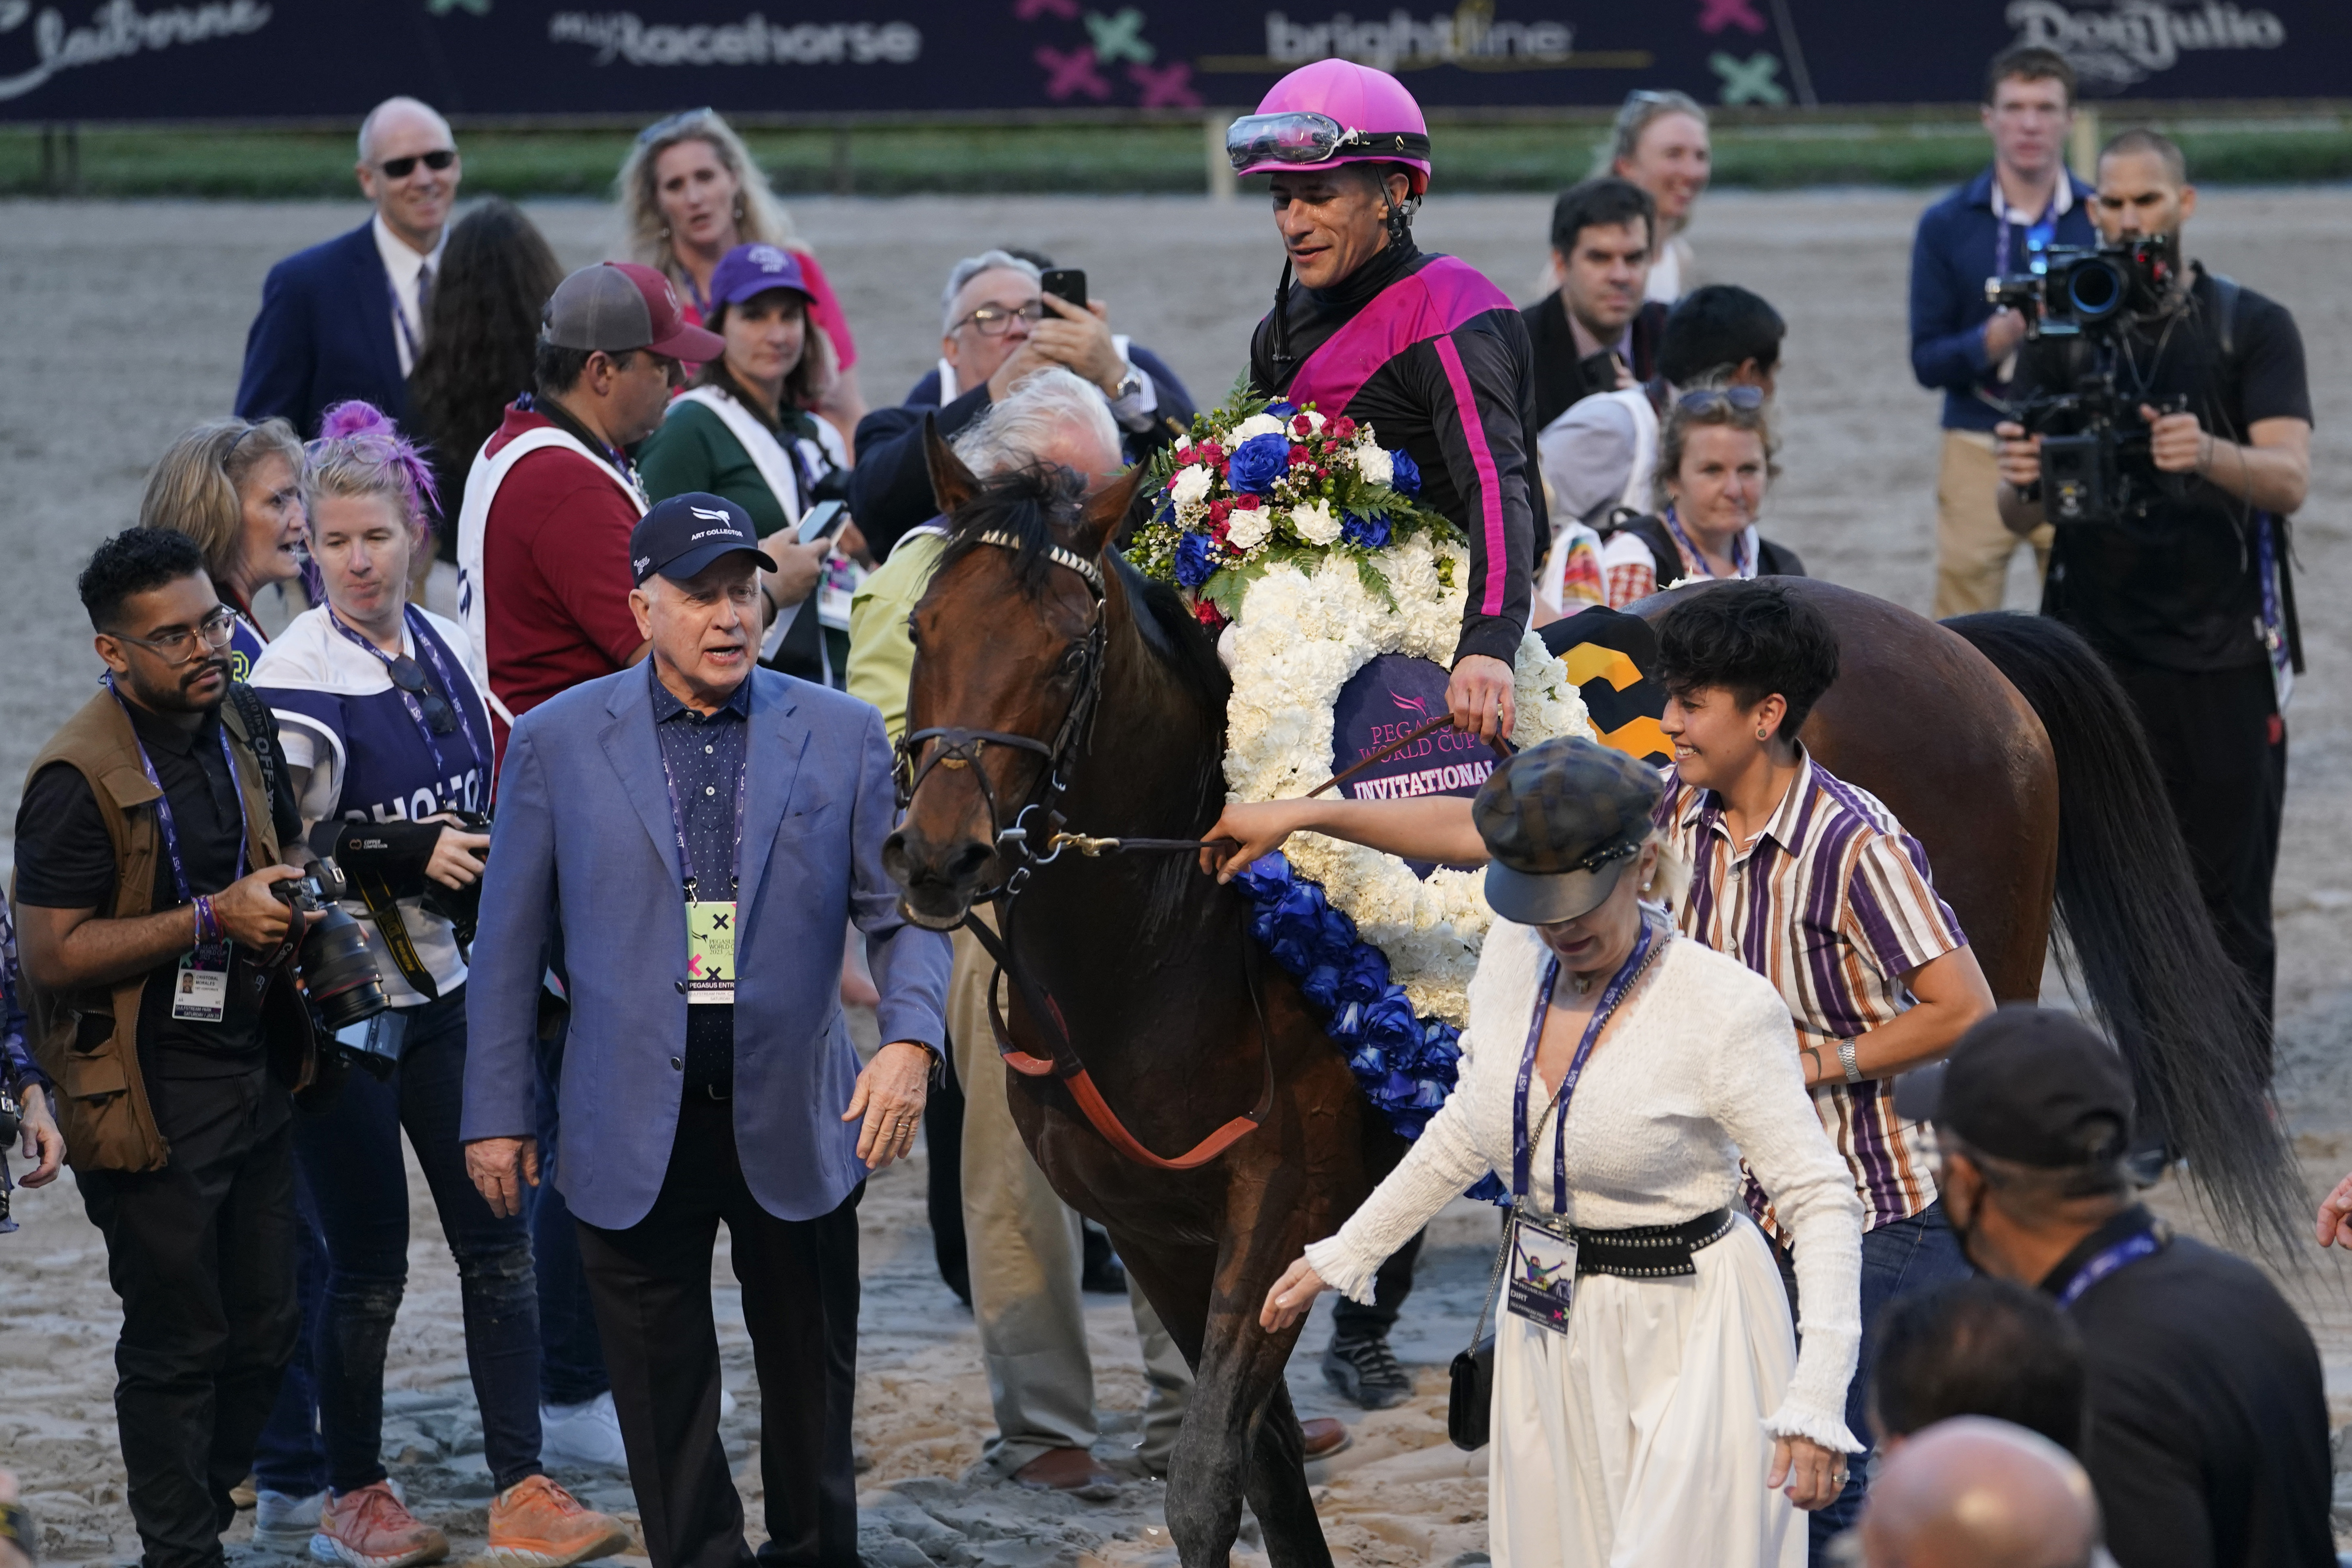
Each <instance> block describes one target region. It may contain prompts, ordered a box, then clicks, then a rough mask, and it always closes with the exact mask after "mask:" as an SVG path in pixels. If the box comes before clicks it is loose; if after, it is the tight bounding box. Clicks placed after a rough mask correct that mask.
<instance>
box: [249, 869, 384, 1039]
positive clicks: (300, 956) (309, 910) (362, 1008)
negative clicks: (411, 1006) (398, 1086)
mask: <svg viewBox="0 0 2352 1568" xmlns="http://www.w3.org/2000/svg"><path fill="white" fill-rule="evenodd" d="M269 890H270V891H271V892H273V893H275V894H277V895H278V899H279V900H280V901H282V902H283V903H284V904H285V905H286V906H287V907H288V908H289V909H291V910H293V911H294V912H295V913H296V914H298V915H299V914H316V915H318V916H319V917H320V918H319V919H318V920H317V921H314V922H312V924H311V926H310V930H309V931H304V932H303V933H302V936H301V941H300V944H299V947H297V949H296V950H295V961H294V967H295V972H296V973H299V974H300V975H301V977H302V991H303V994H305V995H306V996H308V997H309V998H310V1011H311V1012H312V1013H313V1014H315V1015H316V1016H317V1017H318V1020H319V1022H320V1026H322V1027H323V1028H324V1030H325V1031H326V1032H327V1033H328V1034H330V1035H331V1034H333V1033H334V1032H335V1031H336V1030H338V1029H347V1028H349V1027H351V1026H352V1025H353V1024H360V1023H364V1022H366V1021H367V1020H368V1019H370V1018H373V1017H374V1016H376V1015H377V1014H379V1013H381V1012H383V1011H384V1010H385V1009H387V1008H389V1007H390V1006H391V1005H392V1003H391V1002H390V1001H389V1000H388V999H387V998H386V997H385V996H384V994H383V975H382V974H380V973H377V971H376V967H375V959H374V958H373V956H372V955H371V954H370V953H369V952H368V945H367V936H366V934H365V933H364V932H362V931H361V930H360V922H359V921H355V920H353V919H352V917H351V914H350V912H349V911H348V910H345V909H344V908H343V907H342V905H341V903H340V902H339V901H338V900H341V899H345V898H348V897H350V895H351V890H350V889H349V888H348V887H346V886H345V885H344V881H343V875H342V873H341V871H340V870H338V869H337V868H336V867H335V863H334V862H333V861H332V860H313V861H311V862H310V874H309V875H307V876H302V877H292V878H289V879H287V880H285V881H282V882H277V883H273V884H271V886H270V889H269ZM364 1065H366V1066H368V1067H369V1068H375V1067H376V1064H375V1063H373V1062H366V1063H364ZM383 1070H389V1064H386V1068H385V1069H383Z"/></svg>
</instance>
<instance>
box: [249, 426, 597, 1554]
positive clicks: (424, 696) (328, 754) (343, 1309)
mask: <svg viewBox="0 0 2352 1568" xmlns="http://www.w3.org/2000/svg"><path fill="white" fill-rule="evenodd" d="M324 429H325V432H326V434H325V436H324V437H322V438H321V439H320V440H318V441H314V442H312V443H311V444H310V448H309V450H308V452H307V454H306V458H305V463H304V468H303V476H302V488H303V500H304V503H305V507H306V510H308V511H309V513H310V558H311V559H312V560H313V561H314V562H316V563H318V566H319V571H320V576H321V578H322V579H323V580H324V583H325V585H326V590H327V602H326V603H325V604H324V605H320V606H319V607H318V608H316V609H313V610H310V611H308V612H306V613H305V614H303V615H301V616H297V617H296V618H295V619H294V621H293V622H292V623H291V624H290V625H289V626H287V628H286V629H285V631H284V632H282V633H280V634H279V635H278V638H277V640H275V641H274V642H272V643H271V644H270V645H269V647H268V650H267V651H266V652H265V653H264V654H263V655H262V657H261V660H260V662H259V663H258V664H257V665H256V666H255V667H254V672H253V679H254V685H255V687H256V689H257V690H259V691H260V693H261V694H262V695H263V696H264V697H265V698H266V699H267V700H268V702H269V704H270V706H271V708H272V709H274V710H276V712H277V716H278V723H279V726H280V728H281V731H282V733H283V735H284V742H283V746H284V751H285V755H286V761H287V763H288V767H289V775H290V777H291V779H292V782H293V785H294V789H295V792H296V795H297V798H298V800H299V804H300V809H301V815H302V817H303V821H304V823H305V825H306V826H309V827H310V829H311V831H310V846H311V847H312V848H313V849H315V850H317V851H319V852H320V854H322V855H324V856H326V857H327V858H329V860H330V862H331V865H332V866H333V868H334V870H335V872H336V873H338V874H339V875H338V877H336V878H330V877H328V876H326V875H323V874H322V875H321V877H320V880H321V882H328V881H331V880H336V879H339V880H341V882H342V883H343V884H344V887H343V889H341V890H342V891H343V892H344V895H345V896H344V898H343V907H344V909H345V910H347V911H348V912H349V913H351V914H352V915H354V916H358V917H360V918H361V919H362V922H363V924H362V929H363V930H364V931H366V941H367V951H368V953H369V955H370V956H371V957H372V958H373V962H374V967H375V969H376V972H377V973H378V974H379V975H380V977H381V980H382V984H383V994H384V995H385V997H386V999H387V1000H389V1002H390V1003H391V1006H390V1007H389V1008H388V1009H378V1010H376V1011H374V1012H373V1014H372V1015H370V1016H360V1015H361V1012H362V1010H361V1009H360V1008H359V1007H356V1006H354V1007H349V1008H343V1009H341V1010H338V1009H336V1008H334V1007H333V1006H331V1005H323V1006H322V1012H323V1013H324V1014H325V1016H326V1019H327V1022H328V1023H329V1024H331V1025H332V1024H337V1023H341V1024H342V1025H343V1026H342V1027H341V1029H339V1031H338V1032H337V1034H336V1036H335V1039H336V1041H337V1044H338V1047H339V1048H340V1049H341V1052H342V1053H343V1054H345V1055H346V1056H348V1057H350V1058H352V1060H353V1061H355V1062H356V1063H357V1065H358V1066H360V1067H361V1068H362V1069H363V1070H362V1071H360V1072H356V1073H353V1074H352V1075H351V1077H350V1079H349V1080H348V1081H347V1082H346V1083H345V1084H344V1086H343V1092H342V1094H341V1098H340V1099H339V1100H337V1102H336V1104H335V1106H334V1109H333V1110H331V1111H329V1112H328V1113H327V1114H326V1115H324V1116H321V1117H317V1118H306V1119H305V1120H304V1121H303V1122H302V1124H301V1126H300V1127H299V1131H297V1133H296V1145H297V1150H298V1156H299V1160H300V1163H301V1167H302V1176H303V1180H304V1182H305V1184H307V1185H308V1187H309V1189H310V1197H311V1201H312V1204H313V1205H314V1207H315V1208H316V1210H317V1213H318V1217H319V1225H320V1231H321V1233H322V1234H323V1235H324V1237H325V1238H326V1244H327V1256H328V1261H329V1271H328V1277H327V1289H326V1298H325V1301H324V1304H323V1306H322V1308H321V1310H320V1325H319V1330H318V1342H317V1351H316V1376H317V1382H318V1394H319V1432H320V1437H321V1439H322V1440H323V1443H324V1445H325V1448H326V1459H327V1484H328V1487H329V1488H330V1490H329V1494H328V1497H327V1500H326V1502H325V1505H324V1507H323V1508H322V1510H320V1517H319V1521H318V1528H317V1533H316V1534H314V1535H313V1536H312V1537H311V1539H310V1552H311V1555H312V1556H314V1557H318V1558H320V1559H321V1560H325V1561H336V1560H340V1561H341V1562H342V1563H346V1564H349V1565H350V1568H402V1565H404V1564H408V1563H428V1562H432V1561H435V1560H436V1559H438V1558H439V1557H441V1556H444V1555H446V1553H447V1552H448V1550H449V1543H448V1541H447V1538H446V1536H445V1535H444V1534H443V1533H442V1532H441V1531H439V1530H437V1529H436V1528H434V1527H433V1526H431V1525H429V1524H425V1523H423V1522H420V1521H418V1520H416V1519H415V1517H414V1516H412V1515H411V1514H410V1513H409V1512H408V1510H407V1509H406V1508H405V1507H404V1504H403V1503H402V1501H401V1500H400V1499H399V1497H398V1496H397V1495H396V1494H394V1491H393V1490H392V1488H391V1485H390V1483H389V1482H388V1480H387V1479H386V1478H385V1473H384V1468H383V1458H382V1449H383V1363H384V1352H385V1345H386V1342H387V1341H388V1339H389V1337H390V1335H391V1332H392V1325H393V1321H394V1317H395V1316H396V1315H397V1313H398V1312H399V1310H400V1300H401V1296H402V1292H403V1290H404V1287H405V1285H406V1283H407V1276H408V1182H407V1176H406V1174H405V1173H404V1168H403V1163H402V1160H401V1151H400V1140H401V1134H402V1132H403V1131H406V1133H407V1135H408V1142H409V1144H410V1147H412V1148H413V1149H414V1150H415V1153H416V1162H417V1164H418V1166H419V1167H420V1168H421V1169H422V1170H423V1171H424V1173H425V1184H426V1185H427V1186H428V1187H430V1188H431V1190H432V1193H433V1199H434V1206H435V1208H436V1210H437V1211H438V1214H439V1216H440V1220H441V1229H442V1231H443V1233H444V1234H445V1235H446V1237H448V1241H449V1250H450V1252H451V1253H452V1255H453V1256H454V1257H455V1258H456V1259H457V1274H458V1281H459V1290H460V1293H461V1295H462V1297H463V1299H464V1301H465V1309H466V1312H465V1317H466V1358H467V1366H468V1370H469V1371H470V1372H471V1373H472V1374H473V1384H474V1395H475V1398H476V1400H477V1401H478V1403H479V1405H480V1406H481V1412H482V1441H483V1447H484V1458H486V1459H487V1460H488V1465H489V1469H490V1479H491V1481H492V1484H493V1485H494V1486H495V1487H496V1488H497V1494H496V1496H494V1497H493V1498H492V1499H491V1501H490V1505H489V1552H490V1554H491V1555H492V1556H494V1557H499V1558H501V1559H502V1560H504V1561H509V1562H522V1563H532V1564H534V1565H537V1568H559V1565H561V1564H564V1563H577V1562H581V1561H583V1560H585V1559H587V1558H592V1557H599V1556H604V1555H605V1554H607V1553H610V1552H616V1551H619V1550H621V1549H622V1548H623V1547H624V1546H625V1545H626V1544H627V1542H628V1532H627V1531H626V1530H625V1528H623V1527H622V1526H621V1525H620V1523H619V1522H618V1521H615V1520H613V1519H611V1518H609V1517H607V1516H605V1515H604V1514H599V1513H593V1512H590V1511H588V1510H584V1509H583V1508H581V1507H580V1506H579V1505H578V1504H577V1503H576V1502H574V1501H573V1500H572V1498H571V1496H570V1495H569V1494H568V1493H566V1492H565V1491H564V1490H563V1489H562V1488H561V1487H559V1486H557V1485H556V1484H555V1483H554V1482H553V1481H551V1480H550V1479H547V1477H546V1474H545V1473H544V1471H543V1470H542V1469H541V1465H540V1426H539V1359H540V1349H539V1302H538V1293H537V1289H536V1285H535V1281H534V1277H533V1274H532V1270H531V1257H530V1233H529V1230H528V1228H527V1226H526V1224H525V1222H524V1220H523V1219H522V1217H521V1216H520V1215H499V1214H495V1213H493V1212H491V1209H490V1206H489V1205H488V1204H487V1203H485V1202H483V1201H482V1196H481V1194H479V1193H478V1192H476V1191H475V1190H474V1186H473V1184H472V1182H471V1181H470V1180H469V1179H468V1178H467V1174H466V1155H465V1151H464V1149H463V1147H462V1146H461V1145H460V1144H459V1143H458V1142H457V1117H458V1109H459V1101H460V1099H461V1098H462V1095H463V1091H464V1083H465V1074H466V994H465V985H466V947H467V942H468V941H469V940H470V936H471V931H472V926H473V919H474V913H475V910H476V909H477V908H478V900H479V897H480V883H481V875H482V861H483V857H484V856H485V855H486V854H487V853H488V849H489V842H490V841H489V835H488V831H487V828H488V822H487V821H486V819H485V818H484V816H482V813H483V811H484V809H485V807H486V805H487V804H488V794H489V787H490V780H491V763H490V722H489V713H488V709H487V707H486V705H485V704H484V703H483V701H482V696H481V692H480V691H479V689H477V687H476V686H475V684H474V680H473V678H472V676H471V674H470V673H469V668H470V666H469V663H468V659H467V654H468V651H469V647H468V643H467V637H466V633H465V629H464V628H463V627H462V626H458V625H457V624H456V623H455V622H452V621H446V620H444V619H442V618H441V617H440V616H434V615H429V614H427V613H426V612H425V611H424V610H422V609H419V608H417V607H416V606H415V605H411V604H408V603H407V602H406V600H407V586H408V580H409V578H408V568H409V563H410V561H411V559H412V556H413V554H414V552H415V551H416V550H418V549H420V548H422V547H423V546H424V543H425V538H426V532H425V519H426V517H427V516H429V515H430V513H429V512H428V510H427V508H428V506H430V505H431V504H432V503H433V501H434V499H435V498H434V494H433V478H432V470H431V469H430V468H429V467H427V465H426V463H425V458H424V455H423V454H422V453H421V452H420V451H419V450H418V449H417V447H415V445H414V444H412V443H411V442H409V441H408V440H407V439H406V438H405V437H403V436H402V435H401V434H400V433H399V431H397V430H396V429H395V428H394V426H393V424H392V422H391V421H390V420H389V419H387V418H385V417H384V416H383V414H382V413H380V412H378V411H377V410H376V409H374V408H373V407H371V406H369V405H366V404H364V403H346V404H342V405H338V406H337V407H334V408H331V409H329V410H328V411H327V413H326V416H325V423H324ZM320 989H321V987H320V984H319V983H318V979H317V977H316V976H315V975H312V976H311V990H312V993H313V997H314V1000H315V999H316V998H317V997H318V994H319V993H320ZM335 994H338V995H340V994H341V993H335Z"/></svg>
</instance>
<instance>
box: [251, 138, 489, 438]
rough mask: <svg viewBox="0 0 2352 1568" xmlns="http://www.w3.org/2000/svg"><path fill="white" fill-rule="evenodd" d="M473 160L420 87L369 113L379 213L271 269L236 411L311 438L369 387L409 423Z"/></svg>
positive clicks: (363, 152)
mask: <svg viewBox="0 0 2352 1568" xmlns="http://www.w3.org/2000/svg"><path fill="white" fill-rule="evenodd" d="M464 173H465V170H464V168H463V167H462V166H461V165H460V164H459V163H458V161H457V139H456V138H455V137H453V136H452V135H451V134H450V133H449V122H448V121H446V120H444V119H442V118H441V116H440V115H439V114H437V113H436V112H435V111H434V110H432V109H431V108H429V107H428V106H426V105H425V104H423V103H419V102H418V101H417V100H415V99H413V98H393V99H386V100H384V101H383V102H382V103H379V104H377V105H376V106H375V108H374V109H373V110H370V111H369V113H368V117H367V119H366V120H365V121H362V123H361V125H360V161H359V167H358V174H359V181H360V189H361V190H362V192H363V193H365V195H366V196H367V198H368V200H369V201H370V202H371V203H372V204H373V205H374V207H375V216H373V217H372V218H370V219H369V220H368V221H367V222H366V223H364V224H362V225H361V226H359V227H357V228H355V229H353V230H352V232H351V233H349V234H346V235H343V236H341V237H340V238H336V239H331V240H328V241H327V242H326V243H325V244H323V245H314V246H312V247H310V249H308V250H305V251H301V252H299V253H297V254H296V255H293V256H289V257H288V258H286V259H285V260H283V261H281V262H279V263H278V265H277V266H275V267H273V268H270V269H269V277H268V279H266V280H265V281H264V282H263V283H262V285H261V313H260V314H259V315H257V316H256V317H254V318H253V326H252V329H251V330H250V331H247V333H246V336H245V372H244V374H242V375H240V376H239V377H238V378H237V384H236V411H237V413H239V414H240V415H243V416H245V417H246V418H247V419H269V418H282V419H284V420H286V421H287V422H288V423H289V424H291V425H292V426H294V428H295V430H296V431H297V432H298V433H299V434H300V435H301V437H303V438H304V439H305V440H308V439H310V437H314V436H316V435H317V434H318V433H319V415H320V412H321V411H322V410H324V409H326V408H329V407H331V406H332V405H335V404H338V403H341V402H342V401H343V400H344V399H346V398H352V397H359V398H364V399H366V400H367V401H368V402H370V403H373V404H374V405H376V406H377V407H378V408H381V409H383V411H384V412H385V413H387V414H389V415H391V416H393V418H394V419H395V420H398V421H400V422H402V423H404V424H405V423H406V422H407V418H408V373H409V372H410V371H412V370H414V369H415V367H416V356H417V355H418V354H419V353H422V352H423V351H424V347H425V314H426V312H427V311H428V310H430V309H431V307H432V302H433V282H434V279H436V278H437V277H438V276H439V275H440V271H441V248H442V242H443V240H444V239H445V238H446V236H447V234H448V226H449V209H450V207H451V206H452V205H454V204H455V203H456V201H457V182H458V180H459V179H460V178H461V177H462V176H463V175H464Z"/></svg>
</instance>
